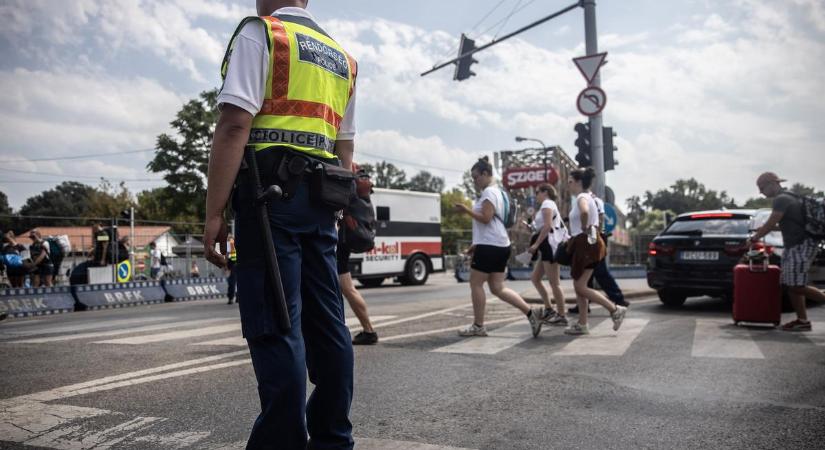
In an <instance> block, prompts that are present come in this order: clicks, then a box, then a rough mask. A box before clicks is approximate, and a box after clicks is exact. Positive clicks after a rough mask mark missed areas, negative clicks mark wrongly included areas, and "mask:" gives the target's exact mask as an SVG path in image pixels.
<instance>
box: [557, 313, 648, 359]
mask: <svg viewBox="0 0 825 450" xmlns="http://www.w3.org/2000/svg"><path fill="white" fill-rule="evenodd" d="M648 322H650V319H640V318H632V319H625V320H624V322H622V327H621V328H620V329H619V331H613V321H612V320H610V319H607V320H603V321H602V322H601V323H599V324H598V325H596V326H595V327H593V328H591V329H590V334H589V335H583V336H579V337H578V338H577V339H576V340H574V341H572V342H570V343H569V344H567V345H566V346H564V347H563V348H562V349H561V350H559V351H557V352H555V353H553V354H554V355H564V356H572V355H598V356H622V355H624V354H625V352H627V349H629V348H630V344H632V343H633V341H635V340H636V338H637V337H639V334H640V333H641V332H642V330H643V329H644V327H645V326H647V324H648Z"/></svg>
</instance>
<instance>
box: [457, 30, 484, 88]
mask: <svg viewBox="0 0 825 450" xmlns="http://www.w3.org/2000/svg"><path fill="white" fill-rule="evenodd" d="M475 48H476V41H474V40H473V39H470V38H468V37H467V36H465V35H464V34H463V33H462V34H461V45H459V47H458V56H459V57H461V55H466V54H467V53H470V52H471V51H473V50H475ZM477 62H478V60H476V59H475V58H473V56H472V55H468V56H465V57H463V58H461V59H459V60H458V61H456V63H455V73H454V74H453V80H458V81H463V80H466V79H467V78H470V77H472V76H475V72H473V71H472V70H470V66H472V65H473V63H477Z"/></svg>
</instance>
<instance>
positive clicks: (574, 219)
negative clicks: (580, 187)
mask: <svg viewBox="0 0 825 450" xmlns="http://www.w3.org/2000/svg"><path fill="white" fill-rule="evenodd" d="M581 198H583V199H585V201H587V209H588V211H587V226H588V227H590V226H591V225H595V226H597V227H598V226H599V208H598V206H597V205H596V199H594V198H593V196H592V195H590V193H589V192H582V193H581V194H579V195H578V196H576V199H575V200H574V201H573V208H572V209H571V210H570V235H571V236H574V237H575V236H578V235H580V234H582V233H583V232H584V230H582V212H581V211H580V210H579V199H581Z"/></svg>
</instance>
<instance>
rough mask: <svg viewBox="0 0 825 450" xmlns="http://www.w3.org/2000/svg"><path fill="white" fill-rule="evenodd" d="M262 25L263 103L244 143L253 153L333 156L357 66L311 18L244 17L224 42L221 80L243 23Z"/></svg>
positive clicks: (224, 75) (353, 84)
mask: <svg viewBox="0 0 825 450" xmlns="http://www.w3.org/2000/svg"><path fill="white" fill-rule="evenodd" d="M255 20H260V21H262V22H263V24H264V26H265V29H266V35H267V44H268V46H269V71H268V75H267V79H266V92H265V95H264V102H263V105H262V107H261V110H260V111H259V112H258V115H256V116H255V118H254V119H253V120H252V130H251V132H250V134H249V142H248V145H251V146H253V147H254V148H255V150H256V151H258V150H262V149H264V148H267V147H270V146H273V145H280V146H286V147H291V148H293V149H295V150H299V151H302V152H305V153H308V154H310V155H313V156H318V157H321V158H332V157H334V154H333V151H334V147H335V140H336V138H337V136H338V129H339V128H340V126H341V120H342V118H343V116H344V112H345V111H346V109H347V104H348V103H349V100H350V97H351V96H352V92H353V88H354V87H355V76H356V74H357V65H356V63H355V60H354V59H353V58H352V57H350V56H349V55H348V54H347V53H346V52H345V51H344V49H343V48H342V47H341V46H340V45H339V44H338V43H337V42H335V40H333V39H332V38H331V37H329V36H328V35H327V34H326V33H325V32H324V30H322V29H321V28H320V27H318V25H317V24H315V23H314V22H313V21H311V20H310V19H306V18H303V17H298V16H287V15H281V16H276V17H270V16H265V17H247V18H246V19H244V20H243V21H242V22H241V24H240V25H238V28H237V30H236V31H235V35H234V36H233V37H232V40H231V41H230V43H229V47H228V48H227V51H226V56H225V57H224V60H223V64H222V67H221V78H225V77H226V70H227V68H228V66H229V58H230V56H231V54H232V48H233V47H234V43H235V39H236V37H237V35H238V33H239V32H240V30H241V29H242V28H243V26H244V25H246V24H247V23H248V22H251V21H255Z"/></svg>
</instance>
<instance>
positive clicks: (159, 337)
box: [94, 323, 241, 345]
mask: <svg viewBox="0 0 825 450" xmlns="http://www.w3.org/2000/svg"><path fill="white" fill-rule="evenodd" d="M240 330H241V324H239V323H233V324H229V325H216V326H213V327H206V328H193V329H191V330H181V331H171V332H169V333H159V334H148V335H146V336H132V337H126V338H120V339H110V340H107V341H95V342H94V343H95V344H119V345H140V344H150V343H153V342H163V341H174V340H178V339H187V338H192V337H199V336H209V335H210V334H221V333H230V332H233V331H240Z"/></svg>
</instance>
